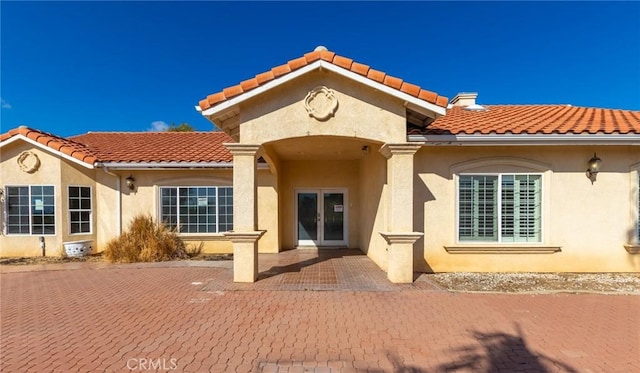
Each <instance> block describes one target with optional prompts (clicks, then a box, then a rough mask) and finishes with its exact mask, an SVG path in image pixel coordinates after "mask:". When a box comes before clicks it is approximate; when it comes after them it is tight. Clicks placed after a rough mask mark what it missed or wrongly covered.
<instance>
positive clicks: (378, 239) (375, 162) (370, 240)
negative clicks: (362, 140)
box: [358, 145, 388, 270]
mask: <svg viewBox="0 0 640 373" xmlns="http://www.w3.org/2000/svg"><path fill="white" fill-rule="evenodd" d="M379 150H380V146H379V145H371V147H370V151H369V154H367V155H366V156H365V157H363V158H362V160H360V201H361V203H360V221H359V222H358V224H359V226H360V246H359V247H360V249H361V250H362V251H363V252H364V253H366V254H367V256H368V257H369V258H371V259H372V260H373V261H374V262H376V264H378V266H380V268H382V269H383V270H386V269H387V243H386V242H385V240H384V238H383V237H382V236H381V235H380V234H379V233H378V232H385V231H387V225H388V222H387V210H386V209H387V185H386V183H387V160H386V159H385V158H384V157H383V156H382V154H380V152H379Z"/></svg>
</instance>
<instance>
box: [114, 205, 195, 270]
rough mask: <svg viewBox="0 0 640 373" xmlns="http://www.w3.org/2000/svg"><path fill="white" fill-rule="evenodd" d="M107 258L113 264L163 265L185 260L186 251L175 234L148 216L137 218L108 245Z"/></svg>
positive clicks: (172, 230) (174, 231)
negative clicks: (142, 263) (169, 261)
mask: <svg viewBox="0 0 640 373" xmlns="http://www.w3.org/2000/svg"><path fill="white" fill-rule="evenodd" d="M104 257H105V258H106V259H107V260H108V261H110V262H112V263H115V262H118V263H135V262H160V261H165V260H173V259H184V258H186V257H187V251H186V248H185V245H184V243H183V242H182V240H181V239H180V237H178V234H177V232H176V230H174V229H169V228H167V227H166V226H165V225H163V224H158V223H156V222H154V221H153V218H151V216H149V215H138V216H136V217H134V218H133V220H132V221H131V223H130V224H129V227H128V229H127V230H126V231H125V232H123V233H122V234H121V235H120V237H118V238H116V239H113V240H111V241H110V242H109V243H108V244H107V248H106V249H105V251H104Z"/></svg>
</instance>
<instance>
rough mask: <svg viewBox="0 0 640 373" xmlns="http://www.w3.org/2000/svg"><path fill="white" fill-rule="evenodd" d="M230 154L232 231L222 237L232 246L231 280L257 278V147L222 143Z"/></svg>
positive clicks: (254, 279)
mask: <svg viewBox="0 0 640 373" xmlns="http://www.w3.org/2000/svg"><path fill="white" fill-rule="evenodd" d="M224 145H225V146H226V147H227V149H229V151H230V152H231V154H233V232H227V233H225V236H226V237H227V238H228V239H229V240H230V241H231V242H232V243H233V281H235V282H254V281H256V280H257V279H258V239H259V238H260V236H261V235H262V233H264V232H259V231H256V220H257V219H256V152H257V151H258V149H260V145H253V144H224Z"/></svg>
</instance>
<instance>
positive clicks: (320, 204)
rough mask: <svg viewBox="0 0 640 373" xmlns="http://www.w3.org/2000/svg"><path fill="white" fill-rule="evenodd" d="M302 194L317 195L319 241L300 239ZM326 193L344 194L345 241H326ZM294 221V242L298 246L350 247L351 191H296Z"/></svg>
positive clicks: (345, 189) (339, 189)
mask: <svg viewBox="0 0 640 373" xmlns="http://www.w3.org/2000/svg"><path fill="white" fill-rule="evenodd" d="M300 193H316V194H317V196H318V199H317V204H318V206H317V208H318V215H319V216H318V221H317V222H318V239H317V241H311V240H305V241H300V240H299V239H298V194H300ZM325 193H342V195H343V201H342V203H343V206H344V207H343V208H344V210H343V218H342V226H343V229H344V236H343V237H344V240H342V241H326V240H325V239H324V194H325ZM293 194H294V219H293V225H294V226H293V229H294V230H293V232H294V242H295V244H296V246H312V247H324V246H327V247H332V246H339V247H349V190H348V189H347V188H296V189H294V193H293Z"/></svg>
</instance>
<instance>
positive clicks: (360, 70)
mask: <svg viewBox="0 0 640 373" xmlns="http://www.w3.org/2000/svg"><path fill="white" fill-rule="evenodd" d="M351 71H353V72H354V73H357V74H360V75H364V76H367V73H368V72H369V66H368V65H364V64H361V63H358V62H354V63H353V65H351Z"/></svg>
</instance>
